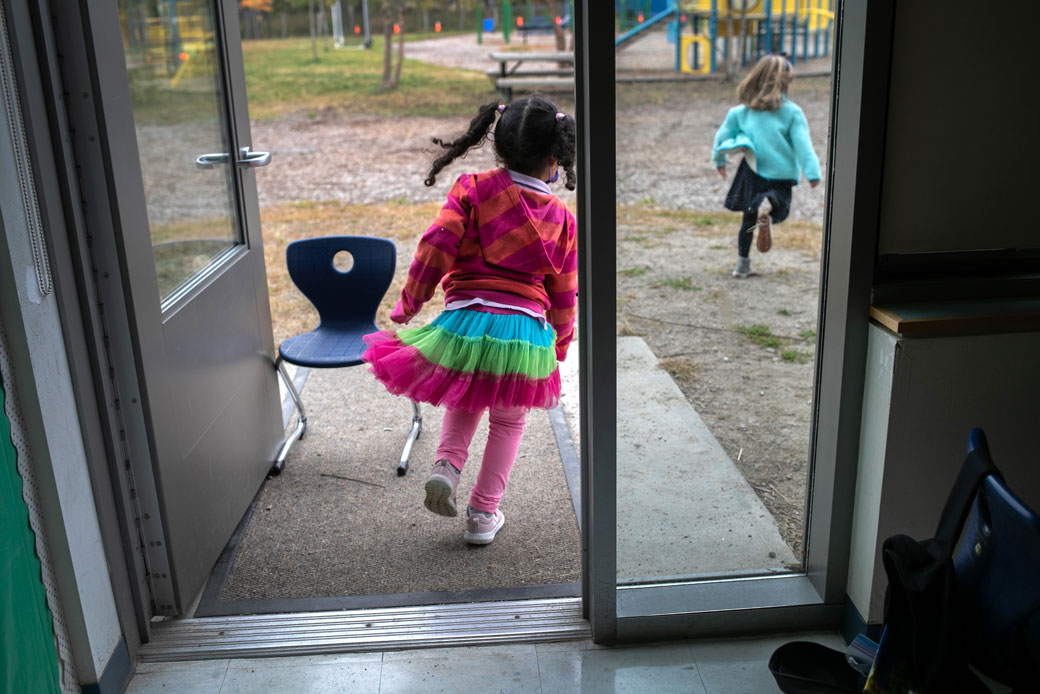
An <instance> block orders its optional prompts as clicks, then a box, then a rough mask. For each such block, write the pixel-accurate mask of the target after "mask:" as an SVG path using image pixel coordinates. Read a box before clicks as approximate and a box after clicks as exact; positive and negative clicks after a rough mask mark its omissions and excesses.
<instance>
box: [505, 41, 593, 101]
mask: <svg viewBox="0 0 1040 694" xmlns="http://www.w3.org/2000/svg"><path fill="white" fill-rule="evenodd" d="M489 55H490V57H491V59H492V60H495V61H497V62H498V67H497V68H492V69H489V70H488V71H487V75H488V77H490V78H491V79H492V80H494V82H495V87H496V88H497V89H498V91H499V93H500V94H501V95H502V97H503V98H504V99H506V100H507V101H511V100H512V98H513V89H544V90H546V91H574V53H573V52H571V51H498V52H493V53H490V54H489ZM538 63H541V64H543V65H544V64H545V63H552V64H553V66H552V67H547V66H539V65H537V64H538ZM521 68H523V69H521Z"/></svg>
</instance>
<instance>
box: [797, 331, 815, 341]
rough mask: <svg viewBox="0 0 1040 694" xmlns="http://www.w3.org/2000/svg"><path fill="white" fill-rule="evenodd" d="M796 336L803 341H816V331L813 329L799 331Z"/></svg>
mask: <svg viewBox="0 0 1040 694" xmlns="http://www.w3.org/2000/svg"><path fill="white" fill-rule="evenodd" d="M798 336H799V337H801V338H802V339H803V340H812V341H813V342H815V341H816V331H815V330H814V329H813V328H806V329H805V330H802V331H800V332H799V333H798Z"/></svg>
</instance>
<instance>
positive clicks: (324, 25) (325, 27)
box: [318, 0, 332, 51]
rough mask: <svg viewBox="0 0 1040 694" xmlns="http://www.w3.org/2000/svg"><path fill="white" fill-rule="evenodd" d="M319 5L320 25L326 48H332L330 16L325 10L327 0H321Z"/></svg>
mask: <svg viewBox="0 0 1040 694" xmlns="http://www.w3.org/2000/svg"><path fill="white" fill-rule="evenodd" d="M319 3H320V4H319V5H318V27H319V28H320V29H321V38H322V39H324V40H325V50H326V51H330V50H332V46H331V45H330V44H329V17H328V13H327V12H325V0H319Z"/></svg>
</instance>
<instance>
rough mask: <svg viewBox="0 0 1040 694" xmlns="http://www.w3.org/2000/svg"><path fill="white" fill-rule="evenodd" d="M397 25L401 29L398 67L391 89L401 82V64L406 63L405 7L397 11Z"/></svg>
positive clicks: (398, 38) (398, 39)
mask: <svg viewBox="0 0 1040 694" xmlns="http://www.w3.org/2000/svg"><path fill="white" fill-rule="evenodd" d="M397 23H398V25H399V26H400V27H401V33H400V34H398V35H397V67H396V68H394V83H393V84H392V85H390V88H391V89H394V88H396V87H397V83H398V82H400V81H401V63H403V62H404V7H399V8H398V9H397Z"/></svg>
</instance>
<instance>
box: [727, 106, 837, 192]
mask: <svg viewBox="0 0 1040 694" xmlns="http://www.w3.org/2000/svg"><path fill="white" fill-rule="evenodd" d="M743 147H746V148H747V149H749V150H751V153H752V154H754V155H755V161H756V163H757V170H758V175H759V176H761V177H762V178H768V179H771V180H773V181H795V182H797V181H799V180H800V179H801V174H805V178H806V179H807V180H809V181H818V180H820V160H819V159H817V158H816V152H815V151H813V146H812V140H810V139H809V123H808V122H807V121H806V120H805V114H804V113H802V109H800V108H798V106H797V104H795V103H794V102H793V101H789V100H788V99H787V97H784V100H783V102H782V103H781V104H780V108H778V109H777V110H775V111H760V110H757V109H753V108H748V107H747V106H744V105H743V104H741V105H740V106H734V107H733V108H731V109H730V110H729V113H727V114H726V120H725V121H723V122H722V126H721V127H720V128H719V131H718V133H716V134H715V146H714V147H713V148H712V150H711V159H712V161H713V162H714V164H715V167H716V168H718V167H721V166H725V165H726V152H732V151H735V150H738V149H740V148H743Z"/></svg>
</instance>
